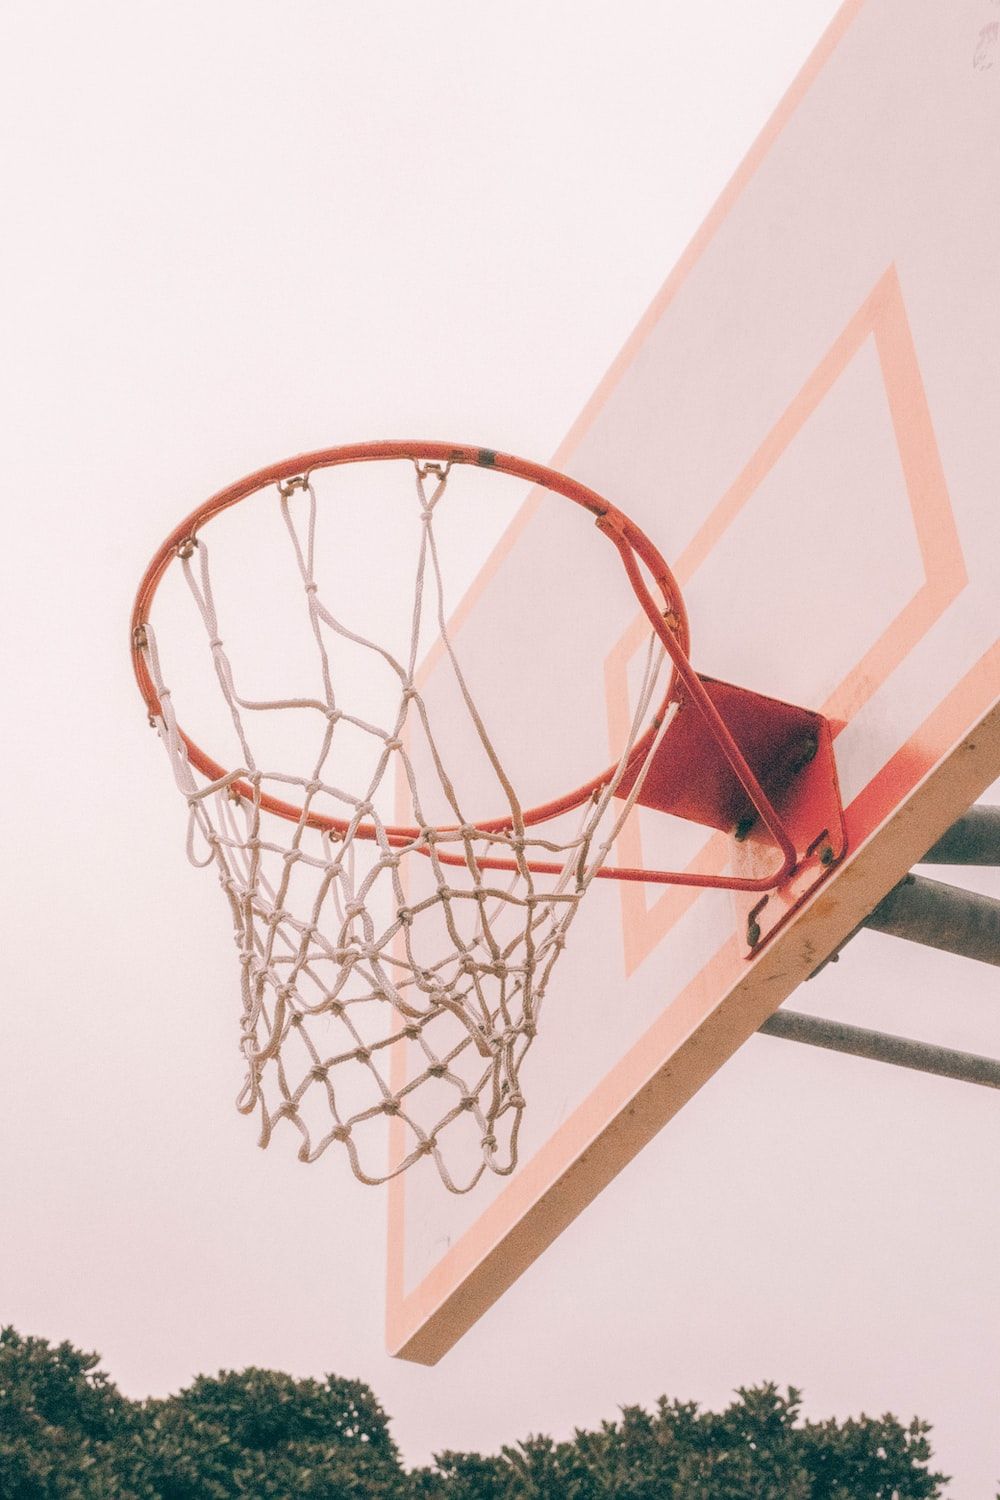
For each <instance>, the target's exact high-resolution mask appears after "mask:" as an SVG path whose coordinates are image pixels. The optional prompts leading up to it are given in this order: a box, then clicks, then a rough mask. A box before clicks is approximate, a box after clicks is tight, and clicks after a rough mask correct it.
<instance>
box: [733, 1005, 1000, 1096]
mask: <svg viewBox="0 0 1000 1500" xmlns="http://www.w3.org/2000/svg"><path fill="white" fill-rule="evenodd" d="M760 1030H761V1031H762V1032H763V1033H764V1035H765V1036H777V1037H781V1038H783V1039H784V1040H785V1041H789V1042H806V1043H808V1045H809V1046H811V1047H825V1048H827V1049H829V1050H830V1051H832V1052H847V1053H850V1054H851V1056H853V1057H867V1058H870V1059H871V1060H872V1061H873V1062H885V1063H893V1064H894V1065H895V1066H896V1067H897V1068H913V1069H916V1070H917V1071H918V1072H921V1073H935V1074H937V1075H938V1077H940V1078H955V1079H958V1080H959V1081H960V1082H961V1083H978V1084H982V1085H983V1086H984V1087H985V1088H989V1089H1000V1061H997V1059H996V1058H993V1057H981V1056H980V1055H979V1054H978V1053H975V1052H958V1051H955V1050H954V1049H953V1048H951V1047H935V1046H933V1045H932V1044H931V1043H929V1042H914V1041H911V1040H910V1039H909V1038H908V1037H903V1036H890V1035H889V1034H888V1033H887V1032H884V1031H869V1030H868V1029H867V1028H866V1027H863V1026H848V1025H847V1024H846V1023H845V1022H843V1021H827V1020H824V1019H822V1018H821V1017H819V1016H806V1015H803V1014H802V1013H801V1011H796V1010H779V1011H776V1012H775V1014H774V1015H773V1016H771V1017H770V1018H769V1019H768V1020H766V1021H765V1022H764V1024H763V1026H761V1028H760Z"/></svg>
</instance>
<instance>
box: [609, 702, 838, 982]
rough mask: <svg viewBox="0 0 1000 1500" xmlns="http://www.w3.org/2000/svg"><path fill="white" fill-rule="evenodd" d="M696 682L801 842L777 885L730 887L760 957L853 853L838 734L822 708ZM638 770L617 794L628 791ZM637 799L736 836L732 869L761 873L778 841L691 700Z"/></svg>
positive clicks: (751, 948)
mask: <svg viewBox="0 0 1000 1500" xmlns="http://www.w3.org/2000/svg"><path fill="white" fill-rule="evenodd" d="M698 676H699V681H700V682H701V684H702V686H703V687H704V689H705V691H706V693H707V694H708V697H709V698H710V699H711V702H712V704H713V706H714V707H715V709H716V710H717V712H718V714H719V716H720V718H721V719H722V720H723V722H724V724H725V725H726V728H727V729H728V730H729V733H730V734H731V735H732V737H733V739H734V740H735V742H736V744H737V746H738V748H739V750H740V752H741V754H742V755H743V757H744V758H745V760H746V762H747V765H748V766H749V768H750V770H751V771H752V772H753V774H754V776H755V777H756V778H757V780H758V781H759V783H760V785H761V787H762V788H763V790H764V792H765V793H766V794H767V796H768V797H769V798H770V800H771V802H772V805H773V807H774V809H775V811H776V812H777V814H778V816H779V817H780V819H781V821H782V823H783V824H784V827H785V829H786V831H787V833H788V835H789V837H790V838H791V841H792V843H793V844H794V846H795V853H796V862H795V867H794V869H793V870H792V871H791V873H790V874H789V875H788V876H787V878H786V879H785V880H784V881H783V882H782V884H781V885H779V886H777V887H776V888H775V889H774V890H773V891H767V892H765V893H763V894H762V893H761V892H760V891H734V893H733V894H734V896H735V899H736V910H737V916H738V923H739V933H740V939H741V941H742V943H743V945H744V953H745V955H746V957H748V958H752V957H753V956H754V955H755V954H756V953H759V952H760V950H761V948H762V947H763V945H764V944H765V943H766V942H767V941H768V939H769V938H771V937H773V936H774V934H775V933H776V932H777V931H778V930H779V928H780V927H782V926H783V924H784V923H785V922H786V921H787V920H788V918H789V917H790V916H791V915H792V913H793V912H794V911H796V910H797V908H798V907H800V906H801V905H802V903H803V902H804V901H805V900H806V899H807V897H809V896H810V895H811V894H812V893H813V891H814V890H815V889H816V888H817V886H819V885H820V884H821V883H822V882H823V881H824V880H825V879H826V878H827V876H828V875H829V874H830V872H831V871H832V870H833V868H834V867H835V866H836V865H837V863H838V862H839V861H840V860H842V859H843V857H844V854H845V853H846V851H847V830H846V828H845V825H844V813H843V807H842V805H841V800H840V789H839V786H838V783H837V767H836V763H835V761H834V756H833V738H832V734H831V730H830V723H829V720H827V719H826V718H824V716H823V715H822V714H818V713H813V712H812V711H811V710H809V709H805V708H798V707H796V706H795V705H794V704H791V703H782V702H781V701H780V700H779V699H777V698H767V697H765V696H764V695H763V694H761V693H754V692H751V691H750V690H749V689H748V688H741V687H735V686H733V685H732V684H731V683H728V682H718V681H716V680H715V679H714V678H711V677H703V676H701V674H700V673H699V674H698ZM634 781H635V773H633V774H631V775H626V777H625V778H623V780H622V783H621V785H620V786H619V788H618V795H619V796H621V797H624V796H627V795H628V792H629V791H630V790H631V787H632V785H633V784H634ZM637 801H638V802H639V803H640V804H641V805H642V806H643V807H651V808H655V809H657V810H658V811H660V812H667V813H672V814H673V815H674V816H675V817H679V818H685V819H687V820H688V821H690V822H693V823H701V824H703V825H705V826H706V827H709V828H718V829H721V830H722V831H723V832H725V833H728V834H729V835H730V836H731V845H732V855H731V869H732V874H733V875H737V876H740V877H743V878H748V879H752V878H758V877H765V876H766V875H767V874H768V872H769V871H770V870H773V869H774V866H775V856H776V853H777V850H776V847H775V844H774V840H773V839H772V838H771V835H770V834H769V832H768V830H767V829H766V828H765V827H764V826H763V824H762V821H761V819H760V818H759V817H758V815H757V813H756V811H755V809H754V807H753V804H752V803H751V802H750V800H749V798H748V795H747V793H746V791H745V790H744V788H743V786H742V785H741V784H740V782H739V780H738V779H737V777H736V775H735V773H734V771H733V769H732V766H731V765H730V763H729V761H728V760H727V759H726V756H725V755H724V754H723V752H722V749H721V748H720V745H719V743H718V740H717V739H716V738H715V737H714V736H713V734H712V733H711V731H710V730H709V728H708V725H707V723H706V720H705V718H704V715H703V714H702V712H701V711H700V709H699V708H698V705H697V703H696V702H694V701H693V700H692V699H691V698H690V697H687V698H685V699H684V701H683V702H682V704H681V708H680V711H679V713H678V714H677V716H676V718H675V719H674V722H673V723H672V724H671V726H670V728H669V730H668V731H667V733H666V734H665V735H664V737H663V740H662V742H661V744H660V747H659V749H658V750H657V752H656V755H655V756H654V758H653V761H652V763H651V765H650V767H649V770H648V771H647V773H646V777H645V780H644V783H643V786H642V790H641V791H640V793H639V796H638V798H637Z"/></svg>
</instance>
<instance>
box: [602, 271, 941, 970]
mask: <svg viewBox="0 0 1000 1500" xmlns="http://www.w3.org/2000/svg"><path fill="white" fill-rule="evenodd" d="M869 338H874V341H875V348H876V351H877V354H878V360H879V368H880V370H881V374H882V382H883V387H884V390H885V396H886V400H887V403H888V407H889V413H890V416H891V419H892V426H893V431H894V433H895V438H896V446H897V450H898V453H899V461H900V467H901V469H902V472H903V481H904V485H905V488H906V493H907V496H908V498H909V502H910V513H911V516H912V519H913V528H914V531H915V533H916V538H917V544H918V546H919V549H920V557H921V561H922V563H923V570H924V581H923V583H922V584H921V585H920V587H919V588H918V589H917V591H916V592H915V593H914V595H913V596H912V598H910V599H909V600H908V601H907V603H906V604H905V605H904V607H903V608H902V609H901V610H900V612H899V614H898V615H897V616H896V618H895V619H894V620H893V621H892V622H891V623H890V624H889V626H888V627H887V628H886V630H885V631H884V632H883V634H882V635H881V637H880V638H879V639H878V640H877V641H876V642H875V643H874V644H873V645H872V647H871V648H870V650H869V651H867V652H866V653H865V655H864V656H863V657H862V658H861V660H860V661H859V662H858V663H857V664H856V665H855V666H854V667H853V668H852V669H851V671H849V672H848V673H847V675H846V677H844V679H843V680H842V681H841V682H840V683H839V684H838V686H837V687H836V689H835V690H834V692H833V693H832V694H831V695H830V697H829V698H828V699H827V700H826V702H825V703H822V704H817V705H815V706H816V707H817V708H818V709H819V711H820V712H821V713H823V714H825V715H826V717H827V718H828V719H829V720H830V721H831V723H832V725H833V729H834V733H835V734H836V733H838V732H839V731H840V729H842V728H843V727H844V725H845V724H847V723H849V722H850V720H851V719H852V718H853V717H854V715H855V714H856V713H857V711H858V710H859V709H860V708H861V707H862V706H863V705H864V704H865V703H867V701H868V699H869V698H870V697H871V696H872V694H873V693H874V692H875V691H876V690H877V689H878V688H879V687H881V685H882V683H883V682H885V681H886V679H887V678H888V677H889V676H891V674H892V673H893V672H894V671H895V669H896V668H897V667H898V666H899V664H900V663H901V662H902V661H903V660H904V659H905V657H906V655H907V653H908V652H909V651H910V650H912V648H913V647H914V646H915V645H916V643H917V642H918V641H919V640H920V639H921V637H922V636H924V635H926V633H927V631H928V630H930V628H931V626H932V625H933V624H934V622H935V621H936V620H938V619H940V617H941V615H942V614H943V613H944V611H945V610H946V609H947V608H948V605H949V604H951V602H952V601H953V600H954V599H955V598H956V596H957V595H958V594H959V593H960V592H961V591H962V589H963V588H964V587H965V585H966V583H967V581H968V575H967V573H966V568H965V560H964V558H963V556H962V548H961V544H960V542H959V538H958V529H957V527H956V525H955V519H954V516H953V514H952V509H951V500H950V499H949V496H948V489H947V485H946V483H945V477H944V469H943V466H942V463H941V455H940V454H939V452H938V447H937V440H936V439H935V436H934V428H933V424H932V422H931V414H930V408H929V406H928V404H927V396H926V393H925V391H924V384H923V380H922V378H921V374H920V366H919V363H918V360H917V351H916V349H915V347H914V343H913V335H912V333H911V331H910V325H909V320H908V319H907V316H906V308H905V305H904V302H903V293H902V289H901V287H900V285H899V277H898V275H897V273H896V268H895V266H890V267H889V269H888V270H887V271H886V272H885V274H884V275H883V276H882V277H880V279H879V281H878V283H877V284H876V286H875V288H874V290H873V291H872V292H871V293H870V295H869V296H868V297H867V298H866V299H865V301H864V303H863V304H862V306H861V307H860V308H859V309H858V311H857V313H855V315H854V317H853V318H851V320H850V322H849V323H848V324H847V326H846V327H845V328H844V330H843V332H842V333H841V334H840V336H839V337H838V338H837V339H836V340H835V341H834V344H833V346H832V347H831V348H830V350H829V351H828V353H827V354H826V355H825V356H824V357H823V359H822V360H821V361H820V363H819V365H817V367H816V369H815V370H814V371H813V373H812V374H811V375H810V376H809V379H808V380H807V381H806V382H805V384H804V385H803V387H802V389H801V390H800V391H799V392H798V394H797V395H796V396H795V397H794V399H793V400H792V401H791V402H790V403H789V406H788V408H787V410H786V411H785V412H783V414H782V415H781V417H780V418H779V419H778V421H777V422H776V423H775V424H774V426H773V428H772V429H771V431H770V432H769V433H768V435H767V437H766V438H765V439H764V441H763V442H762V443H761V444H760V446H759V448H758V449H757V451H756V453H754V455H753V457H752V458H751V459H750V460H749V462H748V463H747V464H746V465H745V467H744V469H743V471H742V473H741V474H740V475H739V476H738V477H737V479H736V480H735V482H734V483H733V484H732V485H731V486H730V488H729V490H728V491H727V492H726V494H724V495H723V497H722V499H721V500H720V501H719V503H718V505H716V507H715V509H714V510H713V511H712V512H711V514H710V515H709V516H708V517H707V518H706V520H705V522H704V524H703V525H702V526H701V527H700V529H699V530H698V532H697V533H696V535H695V536H694V537H693V539H692V540H691V542H690V543H689V545H688V546H687V547H686V548H685V550H684V552H683V553H682V554H681V556H680V557H679V558H678V560H677V562H676V563H675V564H674V573H675V576H676V578H677V581H678V583H679V584H680V585H681V588H684V587H685V586H686V585H687V584H688V583H689V582H690V580H691V578H692V577H693V576H694V574H695V573H696V572H697V570H698V568H699V567H700V566H701V564H702V563H703V562H704V561H705V559H706V558H707V557H708V556H709V555H710V554H711V551H712V549H713V547H715V546H716V544H717V543H718V541H719V540H720V538H721V537H722V536H723V535H724V534H725V532H726V530H727V529H728V528H729V526H731V525H732V523H733V521H734V520H735V519H736V517H737V516H738V515H739V513H740V511H741V510H742V509H743V507H744V506H745V505H746V504H747V502H748V501H749V500H750V498H751V496H752V495H753V494H754V492H755V491H756V490H757V488H758V487H759V485H760V484H761V483H762V482H763V480H764V479H765V478H766V477H767V475H768V474H769V473H770V472H771V470H772V469H773V468H774V466H775V464H776V463H777V462H778V460H779V459H780V458H781V456H782V454H783V453H784V452H785V450H786V449H787V448H788V446H789V444H790V443H792V442H793V441H794V440H795V438H796V436H797V435H798V433H799V432H800V431H801V430H802V428H803V426H804V425H805V423H806V422H807V421H808V419H809V417H810V416H812V414H813V412H814V411H815V410H816V409H817V407H818V406H819V405H820V403H821V402H822V401H823V399H824V397H825V396H826V395H827V394H828V392H829V391H830V390H831V389H832V388H833V386H834V384H835V383H836V381H837V380H838V379H839V378H840V376H841V375H842V374H843V373H844V371H845V370H846V369H847V366H848V365H849V364H850V362H851V361H852V360H853V359H854V358H855V356H856V355H857V354H858V353H859V351H860V350H861V348H862V346H863V345H864V344H865V342H866V341H867V340H868V339H869ZM648 637H649V625H648V622H647V620H646V618H645V616H644V615H642V614H637V615H636V618H635V619H634V620H633V621H632V623H631V624H630V625H629V627H628V629H627V630H626V631H625V633H624V634H623V636H622V638H621V640H620V641H619V642H618V643H617V645H616V646H615V647H614V648H613V649H612V651H611V652H610V653H609V655H608V659H607V661H606V663H605V687H606V692H607V703H608V736H609V743H610V744H611V746H612V747H613V746H615V745H620V744H623V743H624V741H625V738H626V736H627V734H628V726H629V724H630V722H631V717H632V715H631V709H630V706H629V701H628V684H627V679H626V672H627V668H628V664H629V661H630V660H631V659H632V657H633V656H634V655H635V653H636V652H637V651H638V650H639V649H640V647H641V646H643V645H644V644H645V642H646V641H647V639H648ZM807 706H808V707H812V706H814V705H811V704H810V705H807ZM728 852H729V851H728V840H727V839H726V837H725V835H723V834H716V835H714V836H713V837H710V838H706V841H705V845H704V847H703V848H702V849H701V850H699V852H698V854H697V855H696V856H695V859H694V860H692V862H691V866H690V868H691V869H692V871H694V870H697V871H698V872H699V873H706V872H712V873H719V872H721V871H722V870H724V869H725V867H726V863H727V860H728ZM617 856H618V861H619V863H620V864H623V865H629V866H634V867H638V868H642V867H643V865H644V864H645V863H646V861H645V859H644V857H643V849H642V833H641V828H640V822H639V819H638V818H636V817H632V818H630V819H629V821H628V823H627V824H626V825H625V827H624V828H623V829H622V831H621V834H620V835H619V838H618V843H617ZM620 892H621V912H622V940H623V944H624V951H625V972H626V974H632V973H634V971H635V970H636V969H637V968H638V966H639V965H640V964H641V963H642V961H643V959H645V958H647V957H648V956H649V954H650V953H651V952H653V950H654V949H655V948H656V947H657V945H658V944H659V942H660V941H661V939H662V938H663V937H664V935H665V934H666V933H667V932H669V931H670V929H671V927H673V926H674V925H675V923H677V922H679V921H680V919H681V917H682V916H683V915H684V913H685V912H686V911H687V910H688V909H689V908H690V907H691V906H692V905H693V903H694V902H695V901H696V900H697V899H698V896H699V894H700V893H699V891H697V890H696V889H694V888H693V887H691V886H688V887H687V888H685V887H683V886H667V887H665V888H664V889H663V890H662V892H660V893H659V894H656V895H652V893H651V892H650V888H649V887H648V886H644V885H641V884H639V883H637V882H624V881H623V882H622V884H621V888H620Z"/></svg>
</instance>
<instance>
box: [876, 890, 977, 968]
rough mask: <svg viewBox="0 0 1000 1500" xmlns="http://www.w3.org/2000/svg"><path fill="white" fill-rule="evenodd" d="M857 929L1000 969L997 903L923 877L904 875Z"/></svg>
mask: <svg viewBox="0 0 1000 1500" xmlns="http://www.w3.org/2000/svg"><path fill="white" fill-rule="evenodd" d="M861 925H862V927H868V928H870V930H871V931H872V932H887V933H889V934H890V935H891V936H892V937H898V938H907V939H908V940H909V941H910V942H912V943H923V944H924V946H925V947H928V948H940V949H942V950H943V951H944V952H945V953H958V954H960V955H961V956H962V957H963V958H975V959H977V960H978V961H979V962H980V963H983V964H997V965H1000V901H997V900H995V899H994V898H993V897H992V896H981V895H980V894H979V892H978V891H964V890H960V889H959V887H957V886H954V885H945V883H944V882H943V881H941V880H928V879H927V877H926V876H925V875H907V876H906V878H905V879H904V880H902V881H900V883H899V885H897V886H895V887H894V888H893V889H892V890H891V891H890V892H889V894H888V896H886V897H885V899H884V900H883V901H880V902H879V904H878V906H876V908H875V910H874V911H873V912H872V913H871V914H870V915H869V916H867V917H866V918H865V920H864V921H863V922H862V924H861Z"/></svg>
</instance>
